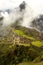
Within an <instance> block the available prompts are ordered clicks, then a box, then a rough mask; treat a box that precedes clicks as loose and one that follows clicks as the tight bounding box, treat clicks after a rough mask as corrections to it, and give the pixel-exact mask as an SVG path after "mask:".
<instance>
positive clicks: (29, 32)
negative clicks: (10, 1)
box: [0, 2, 43, 65]
mask: <svg viewBox="0 0 43 65" xmlns="http://www.w3.org/2000/svg"><path fill="white" fill-rule="evenodd" d="M30 11H31V9H30V8H29V9H28V7H27V4H25V2H23V3H22V4H20V5H19V7H17V8H16V9H14V10H12V12H11V13H9V14H8V13H4V15H3V16H1V17H0V25H1V26H0V65H18V64H19V63H21V62H33V63H35V62H41V61H42V62H43V32H42V31H43V15H40V16H39V17H36V18H32V14H31V12H32V11H31V12H30ZM37 29H38V30H39V31H40V32H39V31H38V30H37Z"/></svg>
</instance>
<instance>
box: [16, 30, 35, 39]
mask: <svg viewBox="0 0 43 65" xmlns="http://www.w3.org/2000/svg"><path fill="white" fill-rule="evenodd" d="M15 32H16V33H17V34H19V35H21V36H24V37H25V38H28V39H31V40H35V39H34V38H33V37H30V36H27V35H26V34H24V32H23V31H21V30H15Z"/></svg>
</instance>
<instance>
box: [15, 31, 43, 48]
mask: <svg viewBox="0 0 43 65" xmlns="http://www.w3.org/2000/svg"><path fill="white" fill-rule="evenodd" d="M15 32H16V33H17V34H19V35H21V36H24V37H25V38H28V39H30V40H33V41H32V42H31V44H32V45H34V46H37V47H41V46H43V42H42V41H40V40H36V39H35V38H34V37H32V36H31V37H30V36H28V35H26V34H25V33H24V32H23V31H22V30H15ZM34 40H35V41H34ZM19 45H24V46H30V45H29V44H19Z"/></svg>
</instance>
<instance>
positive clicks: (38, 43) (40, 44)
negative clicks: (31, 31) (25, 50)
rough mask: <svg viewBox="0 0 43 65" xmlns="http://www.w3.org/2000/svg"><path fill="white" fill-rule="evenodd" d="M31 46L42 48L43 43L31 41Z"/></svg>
mask: <svg viewBox="0 0 43 65" xmlns="http://www.w3.org/2000/svg"><path fill="white" fill-rule="evenodd" d="M32 45H34V46H37V47H41V46H43V43H42V42H41V41H33V42H32Z"/></svg>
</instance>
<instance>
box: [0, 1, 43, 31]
mask: <svg viewBox="0 0 43 65" xmlns="http://www.w3.org/2000/svg"><path fill="white" fill-rule="evenodd" d="M10 25H14V26H18V25H19V26H23V27H27V28H31V29H33V28H34V29H36V30H38V31H41V32H42V31H43V15H40V16H38V17H36V18H34V15H33V10H32V9H31V8H30V7H29V6H28V5H27V4H26V3H25V2H24V1H23V2H22V3H21V4H20V5H19V6H18V7H17V8H15V9H7V10H4V11H0V32H1V31H5V30H6V27H7V26H10Z"/></svg>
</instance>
